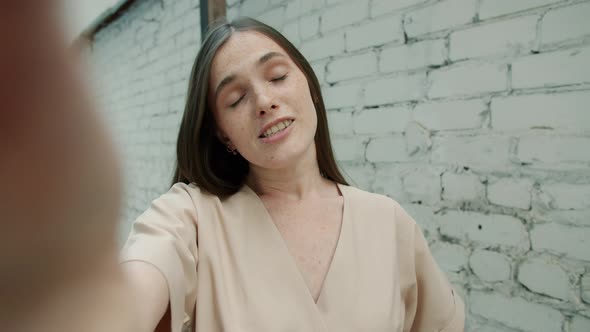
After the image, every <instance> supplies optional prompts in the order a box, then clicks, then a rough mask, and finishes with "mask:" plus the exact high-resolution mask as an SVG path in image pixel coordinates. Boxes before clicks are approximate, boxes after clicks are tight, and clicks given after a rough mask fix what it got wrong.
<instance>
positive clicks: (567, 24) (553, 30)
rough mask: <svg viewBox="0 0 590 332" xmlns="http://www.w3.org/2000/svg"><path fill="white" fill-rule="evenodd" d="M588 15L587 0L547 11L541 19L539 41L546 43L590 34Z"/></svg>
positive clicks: (588, 5)
mask: <svg viewBox="0 0 590 332" xmlns="http://www.w3.org/2000/svg"><path fill="white" fill-rule="evenodd" d="M588 17H590V3H588V2H585V3H576V4H573V5H571V6H567V7H562V8H557V9H554V10H551V11H549V12H548V13H547V14H545V16H543V19H542V21H541V42H542V43H543V44H548V43H555V42H559V41H563V40H569V39H576V38H581V37H584V36H588V35H590V20H588Z"/></svg>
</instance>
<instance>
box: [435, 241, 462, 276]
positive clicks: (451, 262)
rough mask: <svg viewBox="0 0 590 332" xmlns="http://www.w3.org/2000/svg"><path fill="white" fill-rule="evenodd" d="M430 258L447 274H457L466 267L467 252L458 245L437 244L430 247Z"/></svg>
mask: <svg viewBox="0 0 590 332" xmlns="http://www.w3.org/2000/svg"><path fill="white" fill-rule="evenodd" d="M431 251H432V256H433V257H434V259H435V260H436V262H437V263H438V264H439V265H440V267H441V269H442V270H443V271H445V272H447V273H452V272H459V271H461V270H464V269H465V267H466V266H467V255H468V254H467V250H465V248H463V247H462V246H460V245H456V244H450V243H444V242H439V243H436V244H435V245H433V246H432V247H431Z"/></svg>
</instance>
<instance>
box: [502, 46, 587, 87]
mask: <svg viewBox="0 0 590 332" xmlns="http://www.w3.org/2000/svg"><path fill="white" fill-rule="evenodd" d="M588 59H590V48H589V47H586V48H582V49H575V50H568V51H560V52H551V53H545V54H540V55H533V56H528V57H524V58H520V59H518V60H517V61H515V62H513V63H512V87H514V88H515V89H523V88H534V87H543V86H560V85H570V84H581V83H590V66H589V65H588V63H589V62H590V61H589V60H588Z"/></svg>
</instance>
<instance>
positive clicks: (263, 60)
mask: <svg viewBox="0 0 590 332" xmlns="http://www.w3.org/2000/svg"><path fill="white" fill-rule="evenodd" d="M284 56H285V55H284V54H282V53H279V52H268V53H266V54H265V55H263V56H261V57H260V59H258V62H257V63H256V65H257V66H258V67H260V66H262V65H263V64H265V63H266V62H268V61H269V60H270V59H272V58H275V57H284ZM235 79H236V75H234V74H230V75H228V76H226V77H224V78H223V79H222V80H221V82H219V84H217V88H216V89H215V98H217V95H218V94H219V92H220V91H221V89H222V88H223V87H224V86H226V85H228V84H230V83H231V82H233V81H234V80H235Z"/></svg>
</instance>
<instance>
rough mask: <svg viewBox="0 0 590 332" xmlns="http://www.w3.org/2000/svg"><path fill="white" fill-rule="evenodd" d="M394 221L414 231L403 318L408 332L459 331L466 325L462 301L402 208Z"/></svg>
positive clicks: (410, 218)
mask: <svg viewBox="0 0 590 332" xmlns="http://www.w3.org/2000/svg"><path fill="white" fill-rule="evenodd" d="M396 214H397V218H401V219H402V220H403V221H405V222H406V223H408V224H409V226H410V227H412V228H413V230H410V231H409V232H408V233H409V234H412V233H413V238H414V241H413V242H414V248H413V249H414V252H413V258H414V259H413V262H412V263H413V264H409V265H410V266H411V265H413V266H414V270H415V271H414V273H415V275H414V277H415V280H414V285H413V287H412V290H411V292H409V294H408V296H407V298H406V299H405V301H406V314H407V315H406V318H407V319H409V320H411V321H412V323H411V329H410V331H411V332H423V331H439V332H462V331H463V330H464V324H465V308H464V304H463V301H462V300H461V298H460V297H459V296H458V295H457V293H456V292H455V291H454V290H453V287H452V286H451V284H450V283H449V281H448V279H447V277H446V276H445V274H444V273H443V272H442V270H441V269H440V268H439V266H438V265H437V263H436V262H435V260H434V258H433V256H432V254H431V253H430V249H429V248H428V243H427V242H426V239H425V238H424V235H423V234H422V231H421V230H420V228H419V227H418V225H417V224H416V222H415V221H414V220H413V219H412V217H410V216H409V215H408V214H407V213H406V211H404V209H403V208H401V206H399V205H398V206H397V212H396Z"/></svg>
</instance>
